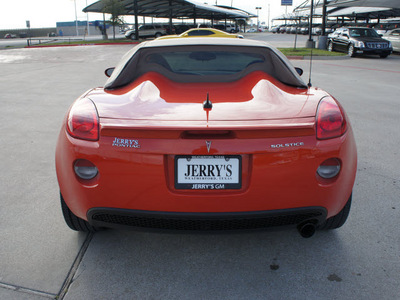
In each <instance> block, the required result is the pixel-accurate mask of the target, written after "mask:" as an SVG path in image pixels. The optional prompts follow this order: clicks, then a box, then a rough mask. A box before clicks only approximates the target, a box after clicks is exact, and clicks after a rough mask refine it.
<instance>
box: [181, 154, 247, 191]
mask: <svg viewBox="0 0 400 300" xmlns="http://www.w3.org/2000/svg"><path fill="white" fill-rule="evenodd" d="M190 163H191V164H190ZM188 165H190V166H188ZM196 166H197V167H196ZM201 166H204V167H201ZM182 172H184V173H183V174H182ZM211 174H212V175H213V176H210V175H211ZM186 175H189V176H186ZM191 175H195V176H191ZM204 175H205V176H204ZM218 175H219V176H218ZM228 175H230V176H228ZM185 176H186V177H185ZM174 181H175V189H178V190H237V189H241V188H242V156H241V155H176V156H175V179H174Z"/></svg>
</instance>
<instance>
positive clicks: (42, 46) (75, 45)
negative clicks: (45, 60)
mask: <svg viewBox="0 0 400 300" xmlns="http://www.w3.org/2000/svg"><path fill="white" fill-rule="evenodd" d="M139 43H140V42H123V43H94V44H92V43H89V44H71V45H35V46H25V47H24V48H56V47H77V46H107V45H111V46H115V45H137V44H139Z"/></svg>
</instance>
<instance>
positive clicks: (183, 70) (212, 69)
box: [147, 51, 265, 76]
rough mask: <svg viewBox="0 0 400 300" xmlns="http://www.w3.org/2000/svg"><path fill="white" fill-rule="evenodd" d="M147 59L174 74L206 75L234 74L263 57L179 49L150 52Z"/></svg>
mask: <svg viewBox="0 0 400 300" xmlns="http://www.w3.org/2000/svg"><path fill="white" fill-rule="evenodd" d="M147 60H148V62H150V63H158V64H161V65H163V66H165V68H167V69H169V70H170V71H171V72H173V73H175V74H185V75H196V76H207V75H231V74H235V73H238V72H241V71H243V70H245V69H246V68H247V67H248V66H250V65H252V64H256V63H264V62H265V57H264V56H263V55H260V54H255V53H245V52H225V51H181V52H164V53H155V54H151V55H149V56H148V57H147Z"/></svg>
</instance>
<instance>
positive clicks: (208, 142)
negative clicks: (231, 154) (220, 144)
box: [206, 141, 211, 153]
mask: <svg viewBox="0 0 400 300" xmlns="http://www.w3.org/2000/svg"><path fill="white" fill-rule="evenodd" d="M206 145H207V152H208V153H210V148H211V141H206Z"/></svg>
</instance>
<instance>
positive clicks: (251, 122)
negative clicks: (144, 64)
mask: <svg viewBox="0 0 400 300" xmlns="http://www.w3.org/2000/svg"><path fill="white" fill-rule="evenodd" d="M207 93H208V94H209V97H210V100H211V101H212V103H213V108H212V110H211V111H209V112H208V114H207V112H206V111H204V110H203V106H202V103H203V101H204V100H205V99H206V97H207ZM326 96H329V94H327V93H326V92H324V91H322V90H320V89H318V88H310V89H298V88H293V87H288V86H285V85H284V84H282V83H280V82H277V81H276V80H274V79H273V78H271V77H269V76H268V75H266V74H264V73H262V72H254V73H251V74H249V75H248V76H246V77H245V78H243V79H241V80H240V82H234V83H201V84H197V83H176V82H171V81H170V80H168V79H167V78H165V77H162V76H161V75H158V74H156V73H148V74H145V75H144V76H142V77H141V78H139V79H138V80H136V81H135V82H134V83H132V84H131V85H129V86H126V87H124V88H122V89H118V90H116V91H105V90H104V89H102V88H99V89H94V90H92V91H89V92H87V93H86V94H84V95H83V96H82V97H85V98H89V99H91V100H92V101H93V102H94V103H95V105H96V108H97V111H98V114H99V118H100V138H99V140H98V141H94V142H93V141H85V140H79V139H75V138H73V137H71V136H70V135H69V134H68V133H67V132H66V128H65V122H64V126H63V127H62V129H61V132H60V135H59V139H58V142H57V151H56V167H57V176H58V182H59V185H60V190H61V193H62V195H63V197H64V199H65V201H66V203H67V204H68V207H69V208H70V210H71V211H72V212H73V213H74V214H75V215H76V216H78V217H80V218H82V219H85V220H87V212H88V210H89V209H91V208H95V207H107V208H122V209H132V210H145V211H160V212H249V211H267V210H279V209H286V208H287V209H289V208H300V207H315V206H318V207H324V208H326V210H327V213H328V214H327V217H331V216H334V215H336V214H337V213H339V212H340V210H341V209H342V208H343V206H344V205H345V204H346V202H347V200H348V199H349V197H350V195H351V192H352V188H353V184H354V180H355V175H356V164H357V157H356V146H355V142H354V137H353V132H352V129H351V126H350V123H348V127H347V131H346V133H345V134H344V135H342V136H341V137H338V138H333V139H329V140H318V139H317V138H316V133H315V114H316V109H317V106H318V103H319V101H320V100H321V98H323V97H326ZM77 101H79V99H78V100H77ZM156 108H157V110H155V109H156ZM155 111H157V113H156V114H155V113H154V112H155ZM116 139H119V140H126V141H127V145H129V141H134V143H136V144H135V145H136V146H135V147H129V146H126V147H116V146H115V145H114V146H113V143H114V141H115V140H116ZM206 141H209V142H211V146H210V148H209V149H207V144H206ZM131 143H133V142H131ZM176 155H205V156H207V155H241V157H242V174H241V176H242V186H241V188H240V189H236V190H180V189H176V188H175V185H174V178H175V168H174V166H175V156H176ZM332 157H335V158H338V159H339V160H340V161H341V166H342V169H341V171H340V173H339V175H338V176H336V177H335V178H333V179H331V180H323V179H322V178H320V177H319V176H318V175H317V174H316V171H317V168H318V166H319V165H320V164H321V163H322V162H323V161H325V160H326V159H329V158H332ZM78 158H80V159H87V160H89V161H91V162H92V163H94V164H95V165H96V166H97V168H98V170H99V174H98V175H97V176H96V177H95V178H94V179H92V180H90V181H83V180H81V179H79V178H78V177H77V176H76V175H75V173H74V170H73V163H74V161H75V160H76V159H78Z"/></svg>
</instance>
